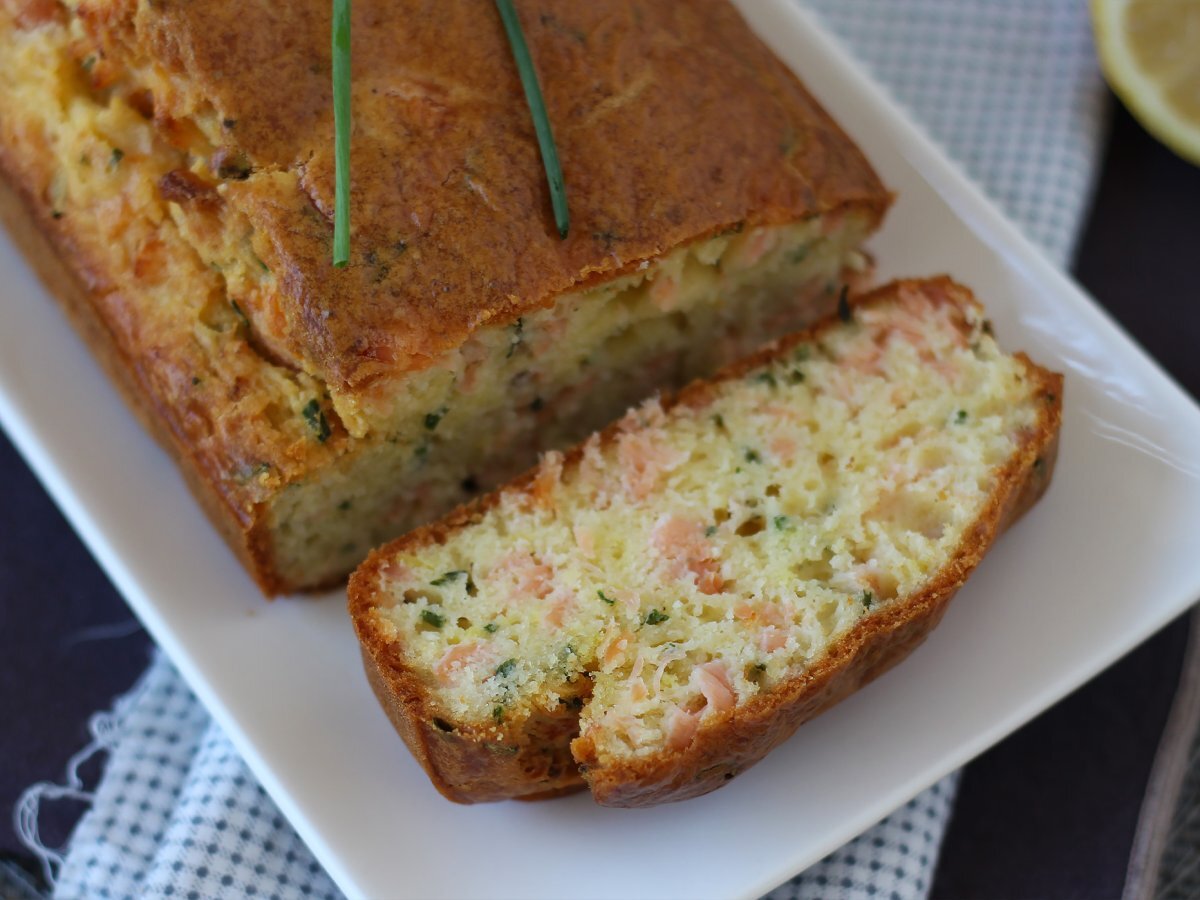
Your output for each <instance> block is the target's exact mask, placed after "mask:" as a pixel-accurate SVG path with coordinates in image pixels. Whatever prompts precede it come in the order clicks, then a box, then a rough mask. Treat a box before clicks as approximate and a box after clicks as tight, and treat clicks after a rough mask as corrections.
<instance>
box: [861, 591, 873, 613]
mask: <svg viewBox="0 0 1200 900" xmlns="http://www.w3.org/2000/svg"><path fill="white" fill-rule="evenodd" d="M861 599H862V605H863V606H865V607H866V608H867V609H870V608H871V604H872V603H874V602H875V595H874V594H872V593H871V592H870V591H863V592H862V598H861Z"/></svg>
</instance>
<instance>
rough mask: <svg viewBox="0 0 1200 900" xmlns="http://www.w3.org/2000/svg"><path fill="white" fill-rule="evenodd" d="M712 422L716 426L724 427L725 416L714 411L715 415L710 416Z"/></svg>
mask: <svg viewBox="0 0 1200 900" xmlns="http://www.w3.org/2000/svg"><path fill="white" fill-rule="evenodd" d="M712 422H713V424H714V425H716V426H717V427H718V428H724V427H725V417H724V416H723V415H721V414H720V413H716V414H715V415H714V416H713V417H712Z"/></svg>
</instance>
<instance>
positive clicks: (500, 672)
mask: <svg viewBox="0 0 1200 900" xmlns="http://www.w3.org/2000/svg"><path fill="white" fill-rule="evenodd" d="M516 667H517V661H516V660H515V659H506V660H505V661H504V662H502V663H500V665H498V666H496V677H497V678H506V677H508V676H509V675H511V674H512V672H513V669H515V668H516Z"/></svg>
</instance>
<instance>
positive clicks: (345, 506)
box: [338, 500, 354, 512]
mask: <svg viewBox="0 0 1200 900" xmlns="http://www.w3.org/2000/svg"><path fill="white" fill-rule="evenodd" d="M353 505H354V504H353V503H352V502H351V501H349V500H343V501H342V502H341V503H339V504H338V509H340V510H341V511H342V512H345V511H346V510H348V509H349V508H350V507H351V506H353Z"/></svg>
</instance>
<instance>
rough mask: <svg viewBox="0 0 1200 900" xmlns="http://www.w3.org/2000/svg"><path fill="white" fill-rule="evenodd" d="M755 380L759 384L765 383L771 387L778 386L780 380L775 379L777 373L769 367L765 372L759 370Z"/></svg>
mask: <svg viewBox="0 0 1200 900" xmlns="http://www.w3.org/2000/svg"><path fill="white" fill-rule="evenodd" d="M754 380H755V381H756V382H758V383H759V384H765V385H768V386H770V387H778V385H779V382H777V381H776V380H775V373H774V372H772V371H771V370H770V369H768V370H767V371H765V372H759V373H758V374H757V375H755V376H754Z"/></svg>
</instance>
